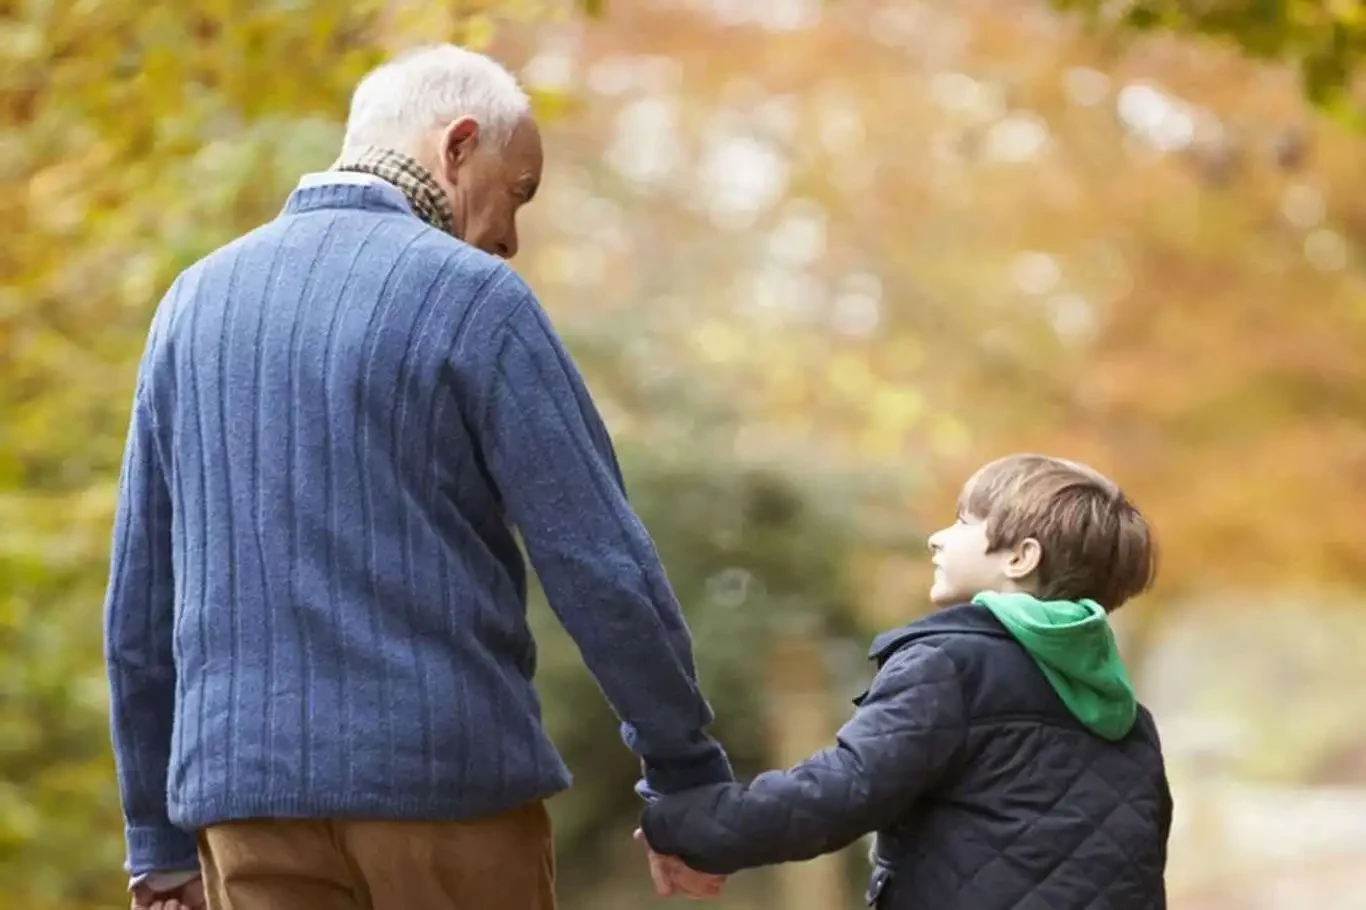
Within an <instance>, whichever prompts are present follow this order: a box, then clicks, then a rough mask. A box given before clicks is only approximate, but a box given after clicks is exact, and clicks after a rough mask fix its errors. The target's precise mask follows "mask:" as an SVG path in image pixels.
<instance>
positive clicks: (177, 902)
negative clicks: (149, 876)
mask: <svg viewBox="0 0 1366 910" xmlns="http://www.w3.org/2000/svg"><path fill="white" fill-rule="evenodd" d="M206 906H207V903H206V901H205V899H204V880H203V879H202V878H196V879H194V880H193V881H190V882H187V883H186V884H184V885H181V886H180V887H179V888H173V889H171V890H170V891H153V890H152V889H151V888H149V887H147V886H146V885H135V886H133V908H132V910H203V908H204V907H206Z"/></svg>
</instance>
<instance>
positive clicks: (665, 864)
mask: <svg viewBox="0 0 1366 910" xmlns="http://www.w3.org/2000/svg"><path fill="white" fill-rule="evenodd" d="M635 839H636V840H637V841H638V842H639V843H640V844H641V846H643V847H644V848H645V856H646V859H648V860H649V863H650V878H651V879H652V880H653V881H654V884H655V893H656V894H658V895H659V896H660V897H672V896H674V895H675V894H681V895H683V896H684V897H687V898H689V899H691V900H706V899H708V898H713V897H720V896H721V889H722V888H723V887H724V886H725V884H726V877H725V876H724V875H708V874H707V873H705V872H698V871H697V870H696V869H690V868H688V866H687V865H686V864H685V863H684V862H683V861H682V860H681V859H679V858H678V857H676V856H662V855H660V854H658V853H656V852H655V851H653V850H651V849H650V845H649V844H648V843H647V842H646V841H645V833H644V832H643V831H641V830H640V829H639V828H637V829H636V833H635Z"/></svg>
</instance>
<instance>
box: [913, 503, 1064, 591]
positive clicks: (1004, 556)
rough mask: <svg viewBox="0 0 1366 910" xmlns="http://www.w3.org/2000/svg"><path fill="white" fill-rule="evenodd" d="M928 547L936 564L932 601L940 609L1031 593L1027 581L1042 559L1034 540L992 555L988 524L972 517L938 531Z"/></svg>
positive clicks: (1037, 543)
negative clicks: (984, 597) (987, 595)
mask: <svg viewBox="0 0 1366 910" xmlns="http://www.w3.org/2000/svg"><path fill="white" fill-rule="evenodd" d="M929 545H930V552H931V553H932V554H933V560H932V562H933V563H934V582H933V584H931V586H930V601H931V602H932V603H933V604H934V605H935V606H940V607H946V606H950V605H952V604H958V603H966V602H967V601H969V600H972V598H973V597H975V596H976V595H978V594H980V593H982V592H983V591H998V592H1002V593H1009V592H1014V591H1025V590H1028V585H1027V583H1026V582H1027V579H1028V577H1029V576H1030V575H1031V574H1032V573H1033V571H1034V570H1035V569H1036V568H1037V567H1038V564H1039V557H1040V556H1041V555H1042V551H1041V550H1040V548H1039V542H1038V541H1037V540H1034V539H1033V538H1029V539H1027V540H1024V541H1021V543H1019V544H1018V545H1016V546H1014V547H1003V548H1001V549H999V550H996V551H994V552H989V549H988V544H987V525H986V522H985V521H983V520H981V519H978V518H975V517H973V516H971V515H961V516H959V518H958V520H957V521H955V522H954V523H953V524H951V525H949V526H948V527H947V528H943V529H941V530H939V531H935V532H934V533H933V534H931V535H930V540H929Z"/></svg>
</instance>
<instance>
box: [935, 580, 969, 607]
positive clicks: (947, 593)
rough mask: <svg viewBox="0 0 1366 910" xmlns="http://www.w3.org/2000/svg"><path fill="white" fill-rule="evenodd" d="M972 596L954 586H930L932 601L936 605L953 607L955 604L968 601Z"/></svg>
mask: <svg viewBox="0 0 1366 910" xmlns="http://www.w3.org/2000/svg"><path fill="white" fill-rule="evenodd" d="M971 599H972V598H971V597H968V596H965V595H963V594H962V593H960V592H958V591H955V590H953V589H952V588H941V587H940V586H938V585H935V586H934V587H932V588H930V603H932V604H934V605H935V606H936V607H951V606H953V605H954V604H961V603H966V602H967V601H969V600H971Z"/></svg>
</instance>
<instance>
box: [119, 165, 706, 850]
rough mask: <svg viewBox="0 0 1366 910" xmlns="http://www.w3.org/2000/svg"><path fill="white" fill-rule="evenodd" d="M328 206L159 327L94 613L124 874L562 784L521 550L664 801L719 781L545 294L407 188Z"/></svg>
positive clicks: (320, 197) (467, 812)
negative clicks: (222, 847)
mask: <svg viewBox="0 0 1366 910" xmlns="http://www.w3.org/2000/svg"><path fill="white" fill-rule="evenodd" d="M347 177H349V178H351V179H350V180H347V179H345V178H347ZM338 179H339V181H340V182H337V183H327V182H323V183H316V184H313V185H310V184H307V183H305V184H303V185H301V187H300V189H298V190H296V191H295V192H294V193H293V195H291V197H290V199H289V201H288V203H287V204H286V206H285V209H284V211H283V212H282V213H281V215H280V216H279V217H278V218H277V219H275V220H274V221H272V222H270V223H269V224H266V225H265V226H263V227H261V228H259V229H257V230H256V231H253V232H252V233H250V234H248V235H246V236H244V237H242V238H239V239H238V240H236V241H234V242H232V243H230V244H228V245H227V246H226V247H224V248H222V249H220V250H218V251H216V252H214V253H212V254H210V255H209V256H208V257H206V258H205V259H203V260H201V261H200V262H198V263H196V264H195V265H193V266H191V267H190V268H189V269H187V270H186V271H185V272H184V273H182V274H181V275H180V277H179V278H178V279H177V280H176V282H175V283H174V285H173V286H172V288H171V289H170V291H169V292H168V293H167V295H166V297H165V299H164V300H163V301H162V303H161V305H160V307H159V308H158V310H157V313H156V316H155V317H154V320H153V323H152V329H151V333H150V336H149V340H148V344H147V347H146V352H145V354H144V356H143V360H142V364H141V366H140V368H139V373H138V381H137V392H136V395H135V398H134V404H133V411H132V420H131V426H130V430H129V435H128V442H127V450H126V453H125V458H124V466H123V474H122V478H121V484H120V492H119V500H118V510H117V518H116V522H115V529H114V546H113V554H112V565H111V575H110V581H109V590H108V597H107V601H106V605H105V634H106V660H107V664H108V670H109V678H110V685H111V695H112V727H113V739H114V747H115V758H116V764H117V769H118V778H119V784H120V787H121V791H122V796H123V801H124V810H125V817H126V822H127V837H128V851H129V855H128V869H129V871H130V872H132V873H133V874H135V875H136V874H141V873H143V872H147V871H150V870H172V869H181V868H192V867H193V866H194V865H195V862H196V860H195V841H194V838H193V836H192V834H191V833H190V832H193V831H194V830H195V829H198V828H200V827H203V826H205V825H209V824H214V823H218V822H223V821H227V820H231V819H240V818H248V817H293V818H340V817H370V818H386V819H416V820H432V819H436V820H443V819H450V820H454V819H462V818H470V817H474V816H478V815H482V814H486V813H490V812H498V811H503V810H506V809H510V808H513V807H515V806H517V805H520V804H522V803H525V802H527V801H529V800H533V799H537V798H543V797H547V796H550V795H551V794H553V793H555V792H557V791H559V790H561V789H563V788H564V787H566V786H567V785H568V783H569V775H568V772H567V771H566V769H565V766H564V764H563V762H562V761H561V760H560V757H559V755H558V754H557V752H556V750H555V748H554V746H553V745H552V744H551V743H550V741H549V740H548V739H547V737H546V734H545V732H544V730H543V729H542V725H541V719H540V705H539V702H538V699H537V696H536V692H535V690H534V688H533V685H532V675H533V671H534V666H535V653H536V652H535V645H534V643H533V641H532V637H531V634H530V632H529V631H528V628H527V624H526V570H525V567H524V565H523V561H522V557H521V553H520V551H519V548H518V546H517V543H516V540H515V538H514V535H513V530H512V529H513V528H514V527H515V528H516V529H517V530H518V531H519V532H520V533H521V536H522V538H523V542H524V544H525V546H526V549H527V552H528V553H529V555H530V557H531V561H532V563H533V565H534V567H535V568H536V570H537V572H538V574H539V576H540V578H541V581H542V583H543V585H544V587H545V589H546V591H547V594H548V597H549V599H550V602H551V605H552V607H553V608H554V610H555V611H556V613H557V615H558V616H559V618H560V620H561V622H563V624H564V625H565V627H566V629H567V630H568V631H569V633H570V634H571V636H572V637H573V638H574V640H575V642H576V643H577V644H578V646H579V648H580V649H581V651H582V653H583V657H584V660H585V663H586V664H587V666H588V668H589V669H590V670H591V671H592V673H593V674H594V675H595V676H596V678H597V680H598V682H599V683H600V685H601V686H602V689H603V691H604V692H605V694H606V695H607V697H608V699H609V701H610V702H611V703H612V705H613V706H614V707H615V709H616V710H617V712H618V714H619V715H620V717H621V718H622V720H623V734H624V736H625V738H626V741H627V744H628V745H629V746H631V747H632V748H633V749H635V750H636V751H637V752H638V753H640V754H641V755H642V756H643V757H644V759H645V769H646V780H647V783H648V785H649V787H650V788H651V789H654V790H659V791H662V792H671V791H676V790H679V789H684V788H687V787H689V786H694V785H698V784H703V783H709V782H712V781H717V780H726V779H729V777H730V768H729V765H728V763H727V761H726V758H725V755H724V753H723V752H722V751H721V749H720V747H719V746H718V745H717V744H716V743H715V742H714V741H713V740H711V739H710V738H709V737H707V736H706V734H705V733H703V732H702V731H703V728H704V727H705V726H706V724H708V723H709V722H710V720H711V712H710V709H709V708H708V706H707V704H706V702H705V701H704V699H703V698H702V696H701V694H700V692H699V690H698V687H697V684H696V679H695V671H694V666H693V659H692V653H691V642H690V639H689V635H688V631H687V628H686V626H685V624H684V621H683V619H682V616H681V613H680V611H679V609H678V604H677V603H676V601H675V598H674V596H673V594H672V592H671V590H670V588H669V584H668V582H667V580H666V578H665V575H664V572H663V570H662V568H661V566H660V563H659V560H658V557H657V555H656V553H655V550H654V547H653V544H652V543H651V540H650V538H649V536H648V534H647V533H646V531H645V529H644V528H643V527H642V525H641V524H640V522H639V520H638V519H637V518H636V516H635V515H634V513H633V512H632V510H631V508H630V506H629V505H628V503H627V500H626V496H625V492H624V488H623V485H622V481H621V476H620V472H619V469H618V466H617V463H616V458H615V456H614V454H613V450H612V444H611V441H610V439H609V437H608V434H607V431H606V429H605V427H604V426H603V423H602V421H601V419H600V418H599V416H598V413H597V411H596V409H595V408H594V406H593V403H592V401H591V399H590V397H589V394H588V392H587V390H586V388H585V386H584V383H583V381H582V379H581V377H580V375H579V373H578V371H577V370H576V369H575V367H574V364H573V363H572V361H571V360H570V358H569V356H568V354H567V353H566V352H565V350H564V348H563V346H562V344H561V342H560V340H559V339H558V338H557V336H556V333H555V331H554V329H553V328H552V327H551V325H550V323H549V321H548V320H547V318H546V315H545V313H544V311H543V310H542V309H541V307H540V305H539V304H538V302H537V301H536V299H535V297H534V296H533V295H532V293H531V292H530V290H529V289H528V288H527V286H526V285H525V284H524V283H523V282H522V281H521V280H520V279H519V278H518V277H517V275H516V274H515V273H514V272H513V271H512V270H511V269H510V268H508V267H507V266H506V265H505V264H504V263H502V262H500V261H499V260H497V259H494V258H492V257H489V256H486V255H485V254H483V253H481V252H479V251H477V250H475V249H473V248H472V247H470V246H467V245H466V244H464V243H462V242H460V241H458V240H456V239H454V238H453V237H451V236H449V235H447V234H444V233H442V232H440V231H437V230H434V229H433V228H431V227H430V226H428V225H427V224H424V223H423V222H422V221H421V220H419V219H418V218H417V217H416V216H415V215H414V214H413V212H412V209H411V208H410V206H409V205H408V203H407V202H406V201H405V199H404V198H403V196H402V194H401V193H399V192H398V191H397V190H396V189H395V188H394V187H392V186H390V185H388V184H386V183H382V182H380V181H378V180H377V179H375V178H373V177H360V176H359V175H339V178H338Z"/></svg>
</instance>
